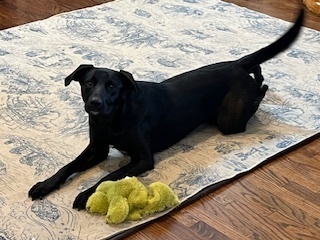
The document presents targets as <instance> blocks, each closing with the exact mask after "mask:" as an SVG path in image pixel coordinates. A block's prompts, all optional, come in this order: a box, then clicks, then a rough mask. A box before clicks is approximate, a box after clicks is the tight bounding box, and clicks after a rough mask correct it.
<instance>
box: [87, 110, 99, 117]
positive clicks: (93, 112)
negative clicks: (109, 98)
mask: <svg viewBox="0 0 320 240" xmlns="http://www.w3.org/2000/svg"><path fill="white" fill-rule="evenodd" d="M89 113H90V114H92V115H94V116H97V115H99V114H100V113H101V112H100V111H94V110H91V111H89Z"/></svg>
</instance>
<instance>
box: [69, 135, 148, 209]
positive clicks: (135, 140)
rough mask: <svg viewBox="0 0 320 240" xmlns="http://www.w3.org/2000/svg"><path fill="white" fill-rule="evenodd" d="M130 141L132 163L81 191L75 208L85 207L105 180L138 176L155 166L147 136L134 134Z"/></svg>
mask: <svg viewBox="0 0 320 240" xmlns="http://www.w3.org/2000/svg"><path fill="white" fill-rule="evenodd" d="M129 142H130V149H131V151H128V152H129V155H130V157H131V161H130V163H129V164H128V165H126V166H123V167H121V168H119V169H118V170H116V171H114V172H112V173H110V174H108V175H107V176H105V177H104V178H102V179H101V180H100V181H99V182H97V183H96V184H95V185H94V186H93V187H91V188H89V189H87V190H86V191H84V192H82V193H80V194H79V195H78V196H77V197H76V199H75V201H74V203H73V208H75V209H78V210H82V209H85V206H86V202H87V200H88V198H89V197H90V195H91V194H93V193H94V191H95V189H96V188H97V187H98V185H99V184H100V183H102V182H104V181H107V180H112V181H114V180H119V179H121V178H124V177H127V176H129V177H132V176H138V175H140V174H142V173H144V172H146V171H148V170H151V169H153V168H154V159H153V154H152V152H151V150H150V147H149V145H148V141H146V140H145V138H143V137H142V136H141V134H134V135H133V136H132V138H131V139H129Z"/></svg>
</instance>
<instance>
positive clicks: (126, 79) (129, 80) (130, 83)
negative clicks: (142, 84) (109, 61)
mask: <svg viewBox="0 0 320 240" xmlns="http://www.w3.org/2000/svg"><path fill="white" fill-rule="evenodd" d="M120 74H121V75H122V77H123V84H124V85H125V86H127V87H128V88H129V89H132V90H134V91H135V92H138V86H137V83H136V81H135V80H134V79H133V76H132V74H131V73H129V72H127V71H124V70H120Z"/></svg>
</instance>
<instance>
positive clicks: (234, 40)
mask: <svg viewBox="0 0 320 240" xmlns="http://www.w3.org/2000/svg"><path fill="white" fill-rule="evenodd" d="M293 20H294V19H293ZM289 26H290V24H289V23H287V22H284V21H281V20H278V19H274V18H271V17H269V16H266V15H262V14H260V13H257V12H253V11H250V10H248V9H245V8H240V7H238V6H235V5H232V4H229V3H225V2H221V1H218V0H175V1H170V0H163V1H158V0H117V1H115V2H111V3H106V4H103V5H99V6H96V7H92V8H87V9H82V10H79V11H73V12H69V13H64V14H61V15H58V16H54V17H51V18H49V19H46V20H43V21H38V22H34V23H30V24H26V25H22V26H18V27H15V28H11V29H7V30H4V31H1V32H0V91H1V95H0V106H1V111H0V126H1V127H0V148H1V151H0V184H1V188H0V216H1V218H0V239H61V240H62V239H69V240H71V239H101V238H110V237H112V236H115V235H117V234H119V233H121V232H123V231H127V230H128V229H132V228H133V227H135V226H137V225H139V224H143V223H144V222H147V221H150V220H153V219H154V218H157V217H159V216H161V215H162V214H166V213H167V212H164V213H162V214H159V215H156V216H153V217H150V218H146V219H143V220H141V221H137V222H125V223H123V224H120V225H116V226H112V225H107V224H106V223H105V222H104V217H103V216H97V215H91V214H88V213H87V212H85V211H80V212H78V211H75V210H73V209H72V207H71V206H72V202H73V200H74V198H75V197H76V196H77V194H78V193H79V192H80V191H83V190H84V189H86V188H88V187H89V186H91V185H93V183H95V182H96V181H97V180H98V179H100V178H101V177H102V176H103V175H104V174H105V172H106V171H112V170H113V169H116V168H118V166H119V165H123V164H125V163H126V162H127V161H128V158H127V157H124V156H122V155H121V154H120V153H119V152H117V151H116V150H112V151H111V157H110V159H109V160H108V161H105V162H104V163H102V164H100V165H99V166H97V167H95V168H93V169H92V170H90V171H88V172H86V173H84V174H82V175H80V176H79V177H77V178H75V179H74V180H73V181H71V182H68V183H67V184H66V185H65V186H64V187H63V188H62V189H61V190H59V191H56V192H54V193H53V194H51V195H50V196H49V197H47V198H46V199H44V200H41V201H34V202H33V201H31V200H30V199H29V198H28V197H27V192H28V190H29V188H30V187H31V186H32V185H33V184H35V183H36V182H38V181H42V180H44V179H45V178H47V177H49V176H51V175H52V174H53V173H55V172H56V171H57V170H58V169H59V168H60V167H62V166H63V165H65V164H66V163H68V162H69V161H71V160H72V159H73V158H75V157H76V156H77V154H79V153H80V152H81V151H82V150H83V148H84V147H85V146H86V144H87V142H88V127H87V125H88V117H87V115H86V113H85V112H84V110H83V103H82V100H81V96H80V91H79V86H78V85H77V83H75V82H74V83H72V84H71V86H69V87H67V88H65V87H64V78H65V77H66V76H67V75H69V74H70V73H71V72H72V71H73V70H74V69H75V68H76V67H78V65H80V64H82V63H90V64H94V65H95V66H104V67H108V68H113V69H125V70H127V71H131V72H132V73H133V75H134V77H135V78H136V79H137V80H146V81H154V82H160V81H162V80H164V79H166V78H168V77H170V76H173V75H176V74H178V73H181V72H184V71H186V70H191V69H194V68H197V67H200V66H203V65H206V64H210V63H214V62H219V61H225V60H233V59H237V58H239V57H240V56H243V55H245V54H248V53H250V52H252V51H255V50H258V49H259V48H261V47H264V46H266V45H268V44H269V43H271V42H272V41H274V40H275V39H277V38H278V37H279V36H281V35H282V34H283V33H284V32H285V31H286V30H287V29H288V27H289ZM319 49H320V33H319V32H317V31H314V30H310V29H306V28H305V29H304V30H303V34H302V35H301V37H300V38H299V40H298V42H297V43H296V44H295V45H294V46H293V47H291V48H290V49H289V50H288V51H286V52H285V53H282V54H280V55H279V56H277V57H276V58H274V59H272V60H271V61H268V62H267V63H265V64H263V65H262V67H263V73H264V77H265V79H266V83H267V84H268V85H269V87H270V90H269V91H268V92H267V96H266V98H265V100H264V101H263V103H262V105H261V107H260V109H259V111H258V112H257V114H256V115H255V116H254V117H253V118H252V120H251V121H250V123H249V126H248V130H247V132H246V133H244V134H237V135H233V136H223V135H221V134H220V133H219V132H218V131H217V130H216V129H215V128H213V127H207V126H204V127H201V128H200V129H198V130H197V131H195V132H194V133H192V134H190V135H189V136H188V137H187V138H185V139H184V140H182V141H181V142H179V143H178V144H176V145H175V146H173V147H172V148H170V149H168V150H167V151H164V152H162V153H159V154H156V156H155V157H156V161H157V165H156V168H155V169H154V170H152V171H149V172H147V173H146V174H144V175H143V176H141V177H140V180H141V181H143V182H144V183H146V184H148V183H150V182H152V181H157V180H161V181H163V182H165V183H167V184H169V185H170V186H171V187H172V188H173V189H174V191H175V192H176V193H177V194H178V195H179V198H180V199H181V200H182V201H185V200H187V199H189V198H190V197H192V196H195V195H196V194H197V193H199V191H201V190H202V189H204V188H205V187H207V186H212V185H214V184H217V183H219V182H221V181H223V180H226V179H231V178H233V177H235V176H237V175H238V174H240V173H243V172H247V171H249V170H250V169H252V168H254V167H255V166H257V165H259V164H260V163H262V162H264V161H265V160H267V159H269V158H270V157H272V156H274V155H275V154H277V153H279V152H282V151H284V150H285V149H288V148H290V147H292V146H294V145H296V144H298V143H299V142H302V141H304V140H306V139H308V138H310V137H311V136H314V135H315V134H317V133H319V130H320V74H319V71H320V64H319V61H320V52H319Z"/></svg>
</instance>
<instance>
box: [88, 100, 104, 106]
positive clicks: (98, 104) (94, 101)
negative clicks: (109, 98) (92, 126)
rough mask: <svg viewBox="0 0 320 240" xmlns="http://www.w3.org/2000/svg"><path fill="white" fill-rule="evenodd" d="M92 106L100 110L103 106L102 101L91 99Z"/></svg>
mask: <svg viewBox="0 0 320 240" xmlns="http://www.w3.org/2000/svg"><path fill="white" fill-rule="evenodd" d="M90 105H91V106H92V107H94V108H99V107H101V106H102V100H101V99H100V98H94V99H91V101H90Z"/></svg>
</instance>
